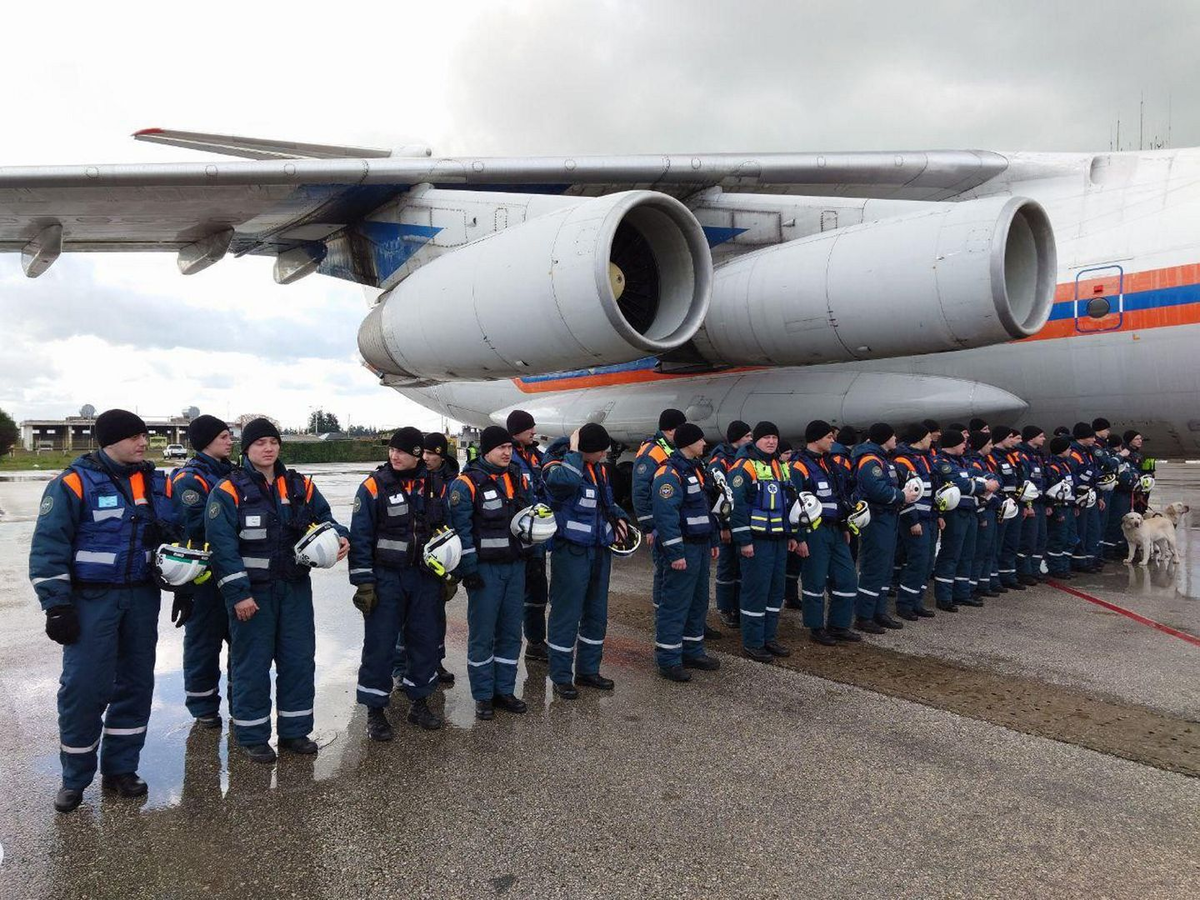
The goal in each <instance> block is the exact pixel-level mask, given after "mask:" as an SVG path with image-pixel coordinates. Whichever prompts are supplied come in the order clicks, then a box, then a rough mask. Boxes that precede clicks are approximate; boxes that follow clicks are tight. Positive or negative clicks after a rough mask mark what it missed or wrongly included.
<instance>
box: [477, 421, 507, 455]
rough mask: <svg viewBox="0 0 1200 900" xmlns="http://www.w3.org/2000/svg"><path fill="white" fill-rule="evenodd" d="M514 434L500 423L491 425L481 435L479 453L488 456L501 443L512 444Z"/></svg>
mask: <svg viewBox="0 0 1200 900" xmlns="http://www.w3.org/2000/svg"><path fill="white" fill-rule="evenodd" d="M511 443H512V435H511V434H509V433H508V430H507V429H504V428H501V427H500V426H499V425H489V426H488V427H487V428H485V429H483V434H481V435H480V436H479V455H480V456H487V455H488V454H489V453H491V452H492V451H493V450H495V449H496V448H497V447H499V446H500V445H501V444H511Z"/></svg>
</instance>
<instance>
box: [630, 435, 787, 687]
mask: <svg viewBox="0 0 1200 900" xmlns="http://www.w3.org/2000/svg"><path fill="white" fill-rule="evenodd" d="M734 490H735V493H736V488H735V489H734ZM651 496H652V498H653V499H652V501H651V509H652V510H653V512H652V516H653V527H654V529H655V531H656V532H657V533H658V541H657V543H658V546H659V548H660V552H661V554H662V566H663V587H662V600H661V602H660V603H659V605H658V608H657V609H656V610H655V612H654V661H655V662H656V663H657V664H658V667H659V668H660V669H667V668H670V667H672V666H678V665H681V664H682V663H683V660H684V659H698V658H700V657H703V656H704V655H705V653H704V619H705V615H706V614H707V613H708V571H709V557H710V555H711V548H712V547H715V546H716V543H717V540H718V537H717V530H716V521H715V520H714V519H713V515H712V510H711V509H710V507H709V502H708V495H707V493H706V492H705V490H704V467H703V466H702V465H701V463H700V460H696V459H687V458H685V457H684V455H683V453H682V452H680V451H679V450H675V451H673V452H672V453H671V455H670V456H669V457H667V461H666V462H664V463H663V464H662V465H661V466H659V467H658V469H657V471H656V473H655V475H654V481H653V482H651ZM735 512H736V511H735ZM677 559H683V560H686V561H687V568H685V569H683V570H682V571H679V570H676V569H673V568H671V563H672V562H673V561H675V560H677ZM781 589H782V586H781ZM745 596H746V594H745V592H743V594H742V597H743V600H744V599H745ZM743 612H744V611H743ZM745 622H746V618H745V616H744V615H743V618H742V623H743V628H744V627H745Z"/></svg>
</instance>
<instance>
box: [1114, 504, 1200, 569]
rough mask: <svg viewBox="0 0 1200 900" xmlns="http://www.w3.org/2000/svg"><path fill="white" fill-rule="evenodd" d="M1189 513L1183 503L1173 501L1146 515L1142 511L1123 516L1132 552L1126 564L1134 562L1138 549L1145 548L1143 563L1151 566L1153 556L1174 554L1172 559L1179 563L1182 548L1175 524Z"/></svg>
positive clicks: (1172, 561)
mask: <svg viewBox="0 0 1200 900" xmlns="http://www.w3.org/2000/svg"><path fill="white" fill-rule="evenodd" d="M1186 512H1189V508H1188V507H1187V506H1184V505H1183V504H1182V503H1172V504H1170V506H1168V507H1167V508H1166V509H1165V510H1163V511H1162V512H1149V511H1148V512H1147V513H1146V515H1145V516H1142V515H1141V514H1139V513H1135V512H1131V513H1126V514H1125V516H1124V517H1123V518H1122V519H1121V532H1122V533H1123V534H1124V535H1125V540H1126V541H1127V542H1128V543H1129V555H1128V556H1127V557H1126V558H1125V565H1127V566H1130V565H1133V560H1134V557H1136V556H1137V552H1138V548H1141V551H1142V561H1141V563H1140V565H1143V566H1148V565H1150V555H1151V554H1154V555H1155V556H1156V557H1159V558H1162V557H1165V556H1166V555H1167V553H1168V552H1169V553H1170V558H1169V559H1168V562H1171V563H1177V562H1179V551H1178V550H1177V549H1176V547H1175V526H1176V525H1177V524H1178V523H1179V520H1180V519H1181V518H1182V517H1183V514H1184V513H1186Z"/></svg>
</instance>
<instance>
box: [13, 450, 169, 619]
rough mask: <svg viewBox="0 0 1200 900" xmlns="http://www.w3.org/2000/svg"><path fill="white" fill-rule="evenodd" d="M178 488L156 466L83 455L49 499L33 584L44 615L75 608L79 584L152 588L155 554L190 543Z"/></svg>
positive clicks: (34, 550) (36, 531) (36, 542)
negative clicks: (174, 494)
mask: <svg viewBox="0 0 1200 900" xmlns="http://www.w3.org/2000/svg"><path fill="white" fill-rule="evenodd" d="M179 522H180V520H179V512H178V510H177V508H176V506H175V504H174V502H173V500H172V499H171V483H170V481H168V480H167V477H166V475H165V473H162V472H159V471H157V470H156V469H155V467H154V465H153V464H152V463H142V464H140V465H136V466H123V465H120V464H119V463H116V462H114V461H113V460H111V459H110V458H109V457H108V455H107V454H106V453H105V452H104V451H103V450H97V451H96V452H95V453H88V454H86V455H84V456H80V457H79V458H78V459H76V460H75V461H74V462H72V463H71V465H70V466H68V467H67V468H66V469H65V470H64V471H63V472H62V473H61V474H60V475H58V476H57V477H55V478H54V480H53V481H51V482H50V483H49V484H48V485H46V490H45V491H44V492H43V493H42V503H41V506H40V507H39V509H38V518H37V522H36V523H35V524H34V528H33V542H32V545H31V546H30V550H29V580H30V581H31V582H32V583H33V589H34V591H35V593H36V594H37V597H38V602H39V603H40V604H41V606H42V609H49V608H50V607H52V606H60V605H63V604H68V603H71V602H72V601H71V596H72V595H71V586H72V583H73V582H74V583H80V582H87V583H92V584H111V585H128V584H145V583H147V582H148V581H150V579H151V578H152V575H153V573H152V569H151V554H152V553H153V552H154V548H155V547H157V546H158V545H159V544H161V543H163V542H165V541H171V540H178V539H179V538H180V537H181V536H182V533H183V532H182V528H181V527H180V524H179Z"/></svg>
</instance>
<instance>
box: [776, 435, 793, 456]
mask: <svg viewBox="0 0 1200 900" xmlns="http://www.w3.org/2000/svg"><path fill="white" fill-rule="evenodd" d="M775 452H776V453H778V454H779V455H780V456H787V455H788V454H789V453H791V452H792V442H791V441H785V440H784V439H783V438H780V439H779V446H778V447H776V448H775Z"/></svg>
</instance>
